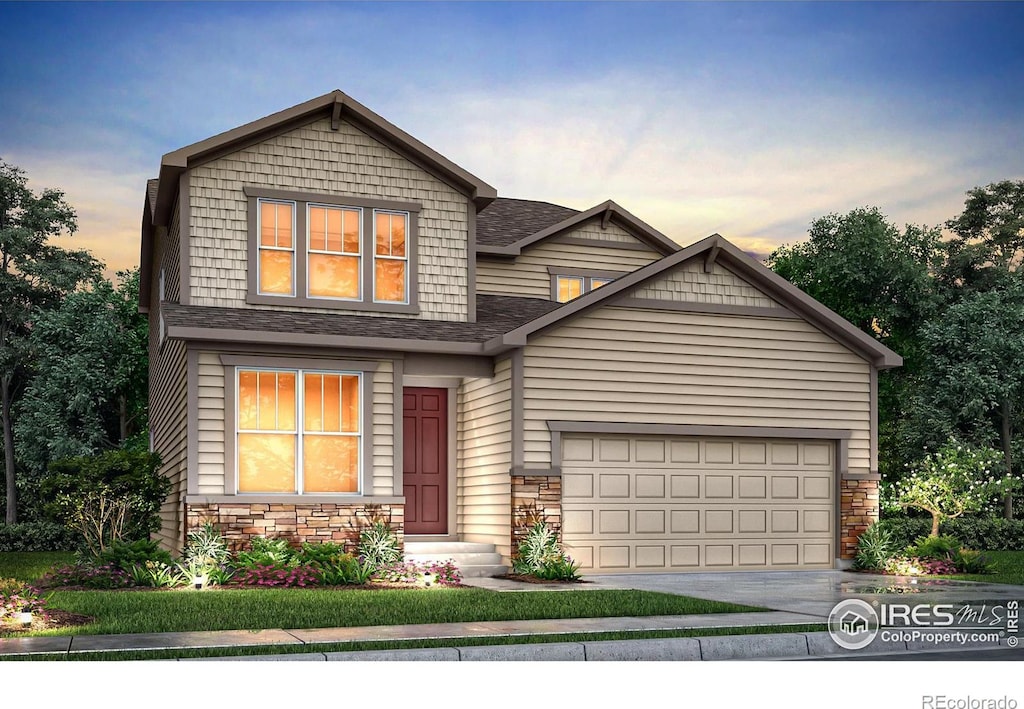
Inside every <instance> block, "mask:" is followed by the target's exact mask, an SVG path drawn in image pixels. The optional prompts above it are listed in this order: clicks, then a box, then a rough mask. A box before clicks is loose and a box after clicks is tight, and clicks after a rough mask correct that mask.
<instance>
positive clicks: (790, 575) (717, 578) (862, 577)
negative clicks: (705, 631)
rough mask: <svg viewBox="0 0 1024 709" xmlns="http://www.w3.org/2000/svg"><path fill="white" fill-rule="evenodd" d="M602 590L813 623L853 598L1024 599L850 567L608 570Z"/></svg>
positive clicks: (983, 586) (991, 588)
mask: <svg viewBox="0 0 1024 709" xmlns="http://www.w3.org/2000/svg"><path fill="white" fill-rule="evenodd" d="M584 578H585V580H587V581H591V582H593V583H594V586H595V587H599V588H633V589H638V590H643V591H661V592H663V593H675V594H679V595H683V596H693V597H694V598H705V599H708V600H715V601H729V602H732V603H742V604H746V605H751V606H761V607H763V608H765V607H766V608H771V609H773V610H781V611H790V612H793V613H803V614H806V615H808V616H811V618H809V619H808V620H809V622H814V619H815V618H818V619H822V620H824V619H827V618H828V614H829V612H830V611H831V610H832V608H833V607H834V606H835V605H836V604H837V603H838V602H839V601H842V600H845V599H847V598H861V599H864V600H867V601H871V600H874V599H879V600H882V601H884V602H890V603H892V602H901V603H911V604H916V603H951V604H961V605H966V604H970V605H972V606H978V605H981V604H984V603H986V602H988V603H989V604H999V603H1005V602H1006V601H1011V600H1018V601H1024V586H1008V585H1006V584H993V583H975V582H973V581H951V580H946V579H924V578H919V579H910V578H906V577H897V576H880V575H875V574H862V573H852V572H849V571H756V572H726V571H723V572H717V573H679V574H614V575H612V574H608V575H595V576H586V577H584Z"/></svg>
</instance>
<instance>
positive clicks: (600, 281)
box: [548, 267, 623, 303]
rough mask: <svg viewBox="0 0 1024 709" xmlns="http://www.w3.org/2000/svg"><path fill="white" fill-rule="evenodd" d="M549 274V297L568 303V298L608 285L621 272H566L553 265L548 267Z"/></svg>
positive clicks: (577, 296) (574, 297)
mask: <svg viewBox="0 0 1024 709" xmlns="http://www.w3.org/2000/svg"><path fill="white" fill-rule="evenodd" d="M548 272H549V273H550V274H551V299H552V300H554V301H557V302H559V303H568V302H569V301H570V300H575V299H576V298H579V297H580V296H581V295H583V294H584V293H589V292H590V291H592V290H597V289H598V288H600V287H601V286H605V285H608V284H609V283H611V282H612V281H614V280H615V279H616V278H618V277H619V276H621V275H623V274H621V273H612V272H610V271H601V272H599V273H588V272H585V271H576V272H573V273H566V272H565V271H564V270H560V269H556V268H555V267H551V268H548Z"/></svg>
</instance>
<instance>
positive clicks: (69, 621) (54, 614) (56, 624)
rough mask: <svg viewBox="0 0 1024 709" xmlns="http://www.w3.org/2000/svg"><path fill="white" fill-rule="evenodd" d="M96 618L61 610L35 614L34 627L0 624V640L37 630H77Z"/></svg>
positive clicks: (54, 609)
mask: <svg viewBox="0 0 1024 709" xmlns="http://www.w3.org/2000/svg"><path fill="white" fill-rule="evenodd" d="M94 620H95V618H93V617H91V616H88V615H79V614H78V613H69V612H67V611H62V610H60V609H59V608H53V609H51V610H48V611H46V613H45V614H35V615H34V617H33V618H32V625H30V626H28V627H25V626H22V625H18V624H14V623H3V624H0V638H9V637H17V636H18V635H22V634H24V633H28V632H34V631H37V630H60V629H61V628H77V627H79V626H81V625H88V624H89V623H91V622H93V621H94Z"/></svg>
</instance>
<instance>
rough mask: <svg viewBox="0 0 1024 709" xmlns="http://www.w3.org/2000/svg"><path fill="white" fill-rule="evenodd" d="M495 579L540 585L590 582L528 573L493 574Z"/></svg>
mask: <svg viewBox="0 0 1024 709" xmlns="http://www.w3.org/2000/svg"><path fill="white" fill-rule="evenodd" d="M494 578H496V579H505V580H507V581H522V582H523V583H536V584H541V585H546V584H563V583H590V581H584V580H583V579H577V580H575V581H558V580H556V579H539V578H537V577H536V576H530V575H529V574H505V575H504V576H495V577H494Z"/></svg>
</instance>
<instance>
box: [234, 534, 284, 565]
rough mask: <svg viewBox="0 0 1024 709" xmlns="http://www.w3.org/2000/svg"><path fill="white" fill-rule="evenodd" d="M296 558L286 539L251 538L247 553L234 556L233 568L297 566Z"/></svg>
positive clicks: (241, 552)
mask: <svg viewBox="0 0 1024 709" xmlns="http://www.w3.org/2000/svg"><path fill="white" fill-rule="evenodd" d="M296 556H297V555H296V550H295V549H292V547H291V546H290V545H289V544H288V540H287V539H280V538H278V539H267V538H265V537H253V538H252V539H250V540H249V551H240V552H238V553H237V554H235V568H237V569H240V570H241V569H255V568H256V567H265V566H274V567H282V568H284V567H291V566H297V565H298V563H299V560H298V559H297V558H296Z"/></svg>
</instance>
